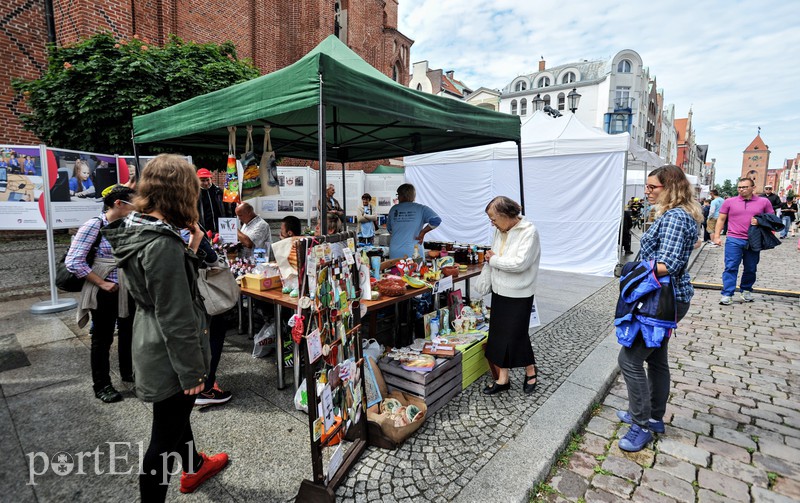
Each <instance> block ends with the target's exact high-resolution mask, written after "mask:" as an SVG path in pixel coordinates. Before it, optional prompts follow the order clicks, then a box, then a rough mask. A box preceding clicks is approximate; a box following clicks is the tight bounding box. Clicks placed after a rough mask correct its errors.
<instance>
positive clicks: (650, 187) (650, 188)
mask: <svg viewBox="0 0 800 503" xmlns="http://www.w3.org/2000/svg"><path fill="white" fill-rule="evenodd" d="M661 187H663V185H645V186H644V188H645V189H647V190H649V191H650V192H653V191H654V190H656V189H660V188H661Z"/></svg>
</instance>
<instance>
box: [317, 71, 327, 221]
mask: <svg viewBox="0 0 800 503" xmlns="http://www.w3.org/2000/svg"><path fill="white" fill-rule="evenodd" d="M317 130H318V142H317V143H318V145H317V149H318V154H319V203H318V204H319V206H321V208H319V212H320V213H319V214H320V217H319V231H320V234H322V235H323V236H327V235H328V204H327V200H328V195H327V194H326V191H327V189H328V180H327V178H326V176H325V175H326V165H327V161H326V160H325V153H326V152H325V104H324V103H323V102H322V74H321V73H320V74H319V104H318V105H317ZM323 198H324V201H326V203H325V204H322V201H323Z"/></svg>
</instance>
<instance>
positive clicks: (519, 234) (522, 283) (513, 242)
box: [488, 217, 541, 298]
mask: <svg viewBox="0 0 800 503" xmlns="http://www.w3.org/2000/svg"><path fill="white" fill-rule="evenodd" d="M503 234H504V233H503V232H500V231H499V230H496V231H495V233H494V241H493V242H492V251H493V252H494V253H495V255H494V256H493V257H492V258H491V260H490V261H489V263H488V267H490V268H491V271H490V273H489V274H490V276H491V285H492V291H494V292H495V293H497V294H499V295H502V296H504V297H514V298H520V297H530V296H531V295H533V294H535V293H536V278H537V277H538V276H539V258H540V256H541V248H540V246H539V232H538V231H537V230H536V227H534V225H533V224H532V223H531V222H529V221H527V220H525V217H522V220H520V221H519V222H518V223H517V225H515V226H514V227H512V228H511V229H510V230H509V231H508V232H507V233H505V234H507V235H508V236H507V237H506V240H505V245H503Z"/></svg>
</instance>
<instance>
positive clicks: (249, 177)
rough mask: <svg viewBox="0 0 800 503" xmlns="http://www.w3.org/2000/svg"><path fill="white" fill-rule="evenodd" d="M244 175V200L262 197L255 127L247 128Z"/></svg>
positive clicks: (243, 162) (243, 158)
mask: <svg viewBox="0 0 800 503" xmlns="http://www.w3.org/2000/svg"><path fill="white" fill-rule="evenodd" d="M241 161H242V167H243V169H244V173H243V174H242V200H243V201H247V200H248V199H252V198H254V197H258V196H260V195H261V168H260V167H259V166H258V160H257V159H256V153H255V145H254V144H253V126H247V141H246V142H245V145H244V153H243V154H242V157H241Z"/></svg>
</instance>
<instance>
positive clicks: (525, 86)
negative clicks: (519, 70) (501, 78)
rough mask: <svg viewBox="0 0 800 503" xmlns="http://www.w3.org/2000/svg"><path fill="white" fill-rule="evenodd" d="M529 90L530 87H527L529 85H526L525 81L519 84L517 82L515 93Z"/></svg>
mask: <svg viewBox="0 0 800 503" xmlns="http://www.w3.org/2000/svg"><path fill="white" fill-rule="evenodd" d="M527 88H528V86H527V85H525V81H523V80H520V81H519V82H517V83H516V85H515V86H514V91H524V90H525V89H527Z"/></svg>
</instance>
